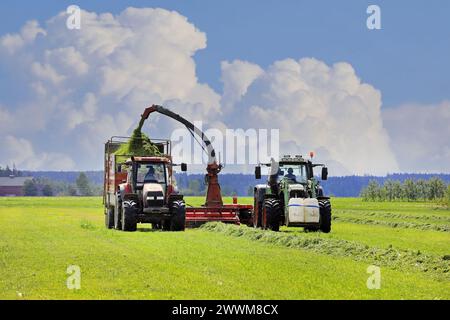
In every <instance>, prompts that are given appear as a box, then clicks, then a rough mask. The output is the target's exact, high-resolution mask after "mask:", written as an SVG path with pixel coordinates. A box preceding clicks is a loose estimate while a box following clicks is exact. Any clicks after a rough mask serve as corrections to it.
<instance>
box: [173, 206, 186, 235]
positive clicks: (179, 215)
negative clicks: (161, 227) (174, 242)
mask: <svg viewBox="0 0 450 320" xmlns="http://www.w3.org/2000/svg"><path fill="white" fill-rule="evenodd" d="M170 211H171V213H172V218H171V219H170V231H184V228H185V224H186V205H185V204H184V201H174V202H173V203H172V205H171V208H170Z"/></svg>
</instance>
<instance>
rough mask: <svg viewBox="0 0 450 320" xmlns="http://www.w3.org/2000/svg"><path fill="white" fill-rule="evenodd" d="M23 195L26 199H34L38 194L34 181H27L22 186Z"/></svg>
mask: <svg viewBox="0 0 450 320" xmlns="http://www.w3.org/2000/svg"><path fill="white" fill-rule="evenodd" d="M23 194H24V195H25V196H27V197H34V196H37V194H38V188H37V185H36V182H35V181H34V180H27V181H25V183H24V185H23Z"/></svg>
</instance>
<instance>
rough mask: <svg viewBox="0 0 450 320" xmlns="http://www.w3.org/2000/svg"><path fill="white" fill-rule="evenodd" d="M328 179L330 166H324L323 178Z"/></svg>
mask: <svg viewBox="0 0 450 320" xmlns="http://www.w3.org/2000/svg"><path fill="white" fill-rule="evenodd" d="M327 179H328V168H327V167H322V180H327Z"/></svg>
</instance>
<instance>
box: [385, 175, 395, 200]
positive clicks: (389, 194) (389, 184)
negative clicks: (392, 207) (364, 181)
mask: <svg viewBox="0 0 450 320" xmlns="http://www.w3.org/2000/svg"><path fill="white" fill-rule="evenodd" d="M383 188H384V189H385V193H386V200H388V201H392V200H394V199H395V194H394V181H392V180H391V179H387V180H386V181H385V182H384V185H383Z"/></svg>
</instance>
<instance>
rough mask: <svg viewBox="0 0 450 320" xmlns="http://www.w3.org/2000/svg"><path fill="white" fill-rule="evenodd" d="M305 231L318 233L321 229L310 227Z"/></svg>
mask: <svg viewBox="0 0 450 320" xmlns="http://www.w3.org/2000/svg"><path fill="white" fill-rule="evenodd" d="M304 229H305V231H306V232H316V231H319V229H320V227H315V226H314V227H313V226H309V227H305V228H304Z"/></svg>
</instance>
